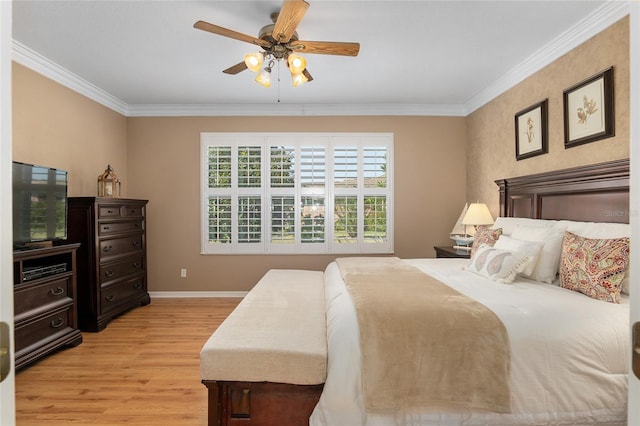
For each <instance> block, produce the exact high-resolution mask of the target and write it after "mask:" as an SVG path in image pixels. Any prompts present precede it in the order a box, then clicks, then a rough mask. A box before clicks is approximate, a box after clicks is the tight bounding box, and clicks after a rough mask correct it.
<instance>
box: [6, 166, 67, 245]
mask: <svg viewBox="0 0 640 426" xmlns="http://www.w3.org/2000/svg"><path fill="white" fill-rule="evenodd" d="M67 175H68V173H67V172H66V171H64V170H58V169H54V168H51V167H44V166H36V165H33V164H26V163H19V162H17V161H14V162H13V170H12V177H13V245H14V249H16V250H19V249H24V248H29V247H32V246H34V245H35V246H37V245H38V244H37V243H40V242H44V241H56V240H66V239H67V177H68V176H67Z"/></svg>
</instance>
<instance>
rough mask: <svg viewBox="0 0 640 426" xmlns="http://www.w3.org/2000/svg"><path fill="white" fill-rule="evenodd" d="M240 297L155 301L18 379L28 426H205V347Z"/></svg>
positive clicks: (19, 403)
mask: <svg viewBox="0 0 640 426" xmlns="http://www.w3.org/2000/svg"><path fill="white" fill-rule="evenodd" d="M239 302H240V299H218V298H208V299H153V300H152V301H151V304H149V305H147V306H143V307H140V308H136V309H133V310H131V311H129V312H127V313H125V314H123V315H122V316H120V317H118V318H116V319H115V320H114V321H112V322H110V323H109V324H108V325H107V328H106V329H105V330H103V331H101V332H99V333H86V332H83V333H82V337H83V339H84V341H83V342H82V344H80V345H79V346H77V347H74V348H67V349H63V350H61V351H59V352H56V353H55V354H53V355H51V356H49V357H47V358H44V359H42V360H41V361H39V362H37V363H35V364H32V365H31V366H29V367H26V368H25V369H23V370H21V371H19V372H18V373H17V374H16V421H17V424H18V426H22V425H47V426H50V425H60V424H74V425H121V424H127V425H144V426H150V425H189V426H194V425H195V426H197V425H206V424H207V420H206V418H207V417H206V414H207V392H206V388H205V387H204V385H202V384H201V383H200V358H199V356H200V349H201V348H202V345H203V344H204V343H205V341H206V340H207V339H208V338H209V336H210V335H211V334H212V333H213V331H214V330H215V329H216V328H217V327H218V325H220V324H221V323H222V321H223V320H224V319H225V318H226V317H227V316H228V315H229V314H230V313H231V311H232V310H233V309H234V308H235V307H236V306H237V304H238V303H239Z"/></svg>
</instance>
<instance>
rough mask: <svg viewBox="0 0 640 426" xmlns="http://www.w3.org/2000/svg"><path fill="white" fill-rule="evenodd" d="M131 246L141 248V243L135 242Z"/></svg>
mask: <svg viewBox="0 0 640 426" xmlns="http://www.w3.org/2000/svg"><path fill="white" fill-rule="evenodd" d="M131 245H132V246H134V247H139V246H140V241H138V240H136V241H133V242H132V243H131Z"/></svg>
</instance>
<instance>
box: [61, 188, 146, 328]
mask: <svg viewBox="0 0 640 426" xmlns="http://www.w3.org/2000/svg"><path fill="white" fill-rule="evenodd" d="M146 205H147V200H134V199H125V198H101V197H70V198H69V205H68V206H69V227H68V241H69V242H79V243H81V244H80V248H79V249H78V252H77V263H78V267H77V274H78V305H77V306H78V324H79V326H80V329H81V330H85V331H100V330H102V329H104V328H105V327H106V326H107V323H108V322H109V321H111V320H112V319H113V318H114V317H116V316H118V315H120V314H122V313H124V312H125V311H127V310H129V309H131V308H134V307H136V306H140V305H146V304H148V303H149V301H150V299H149V293H148V292H147V247H146V231H145V229H146Z"/></svg>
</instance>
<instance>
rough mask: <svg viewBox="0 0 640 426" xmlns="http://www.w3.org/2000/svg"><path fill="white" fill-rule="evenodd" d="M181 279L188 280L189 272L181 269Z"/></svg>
mask: <svg viewBox="0 0 640 426" xmlns="http://www.w3.org/2000/svg"><path fill="white" fill-rule="evenodd" d="M180 278H187V270H186V269H180Z"/></svg>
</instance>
